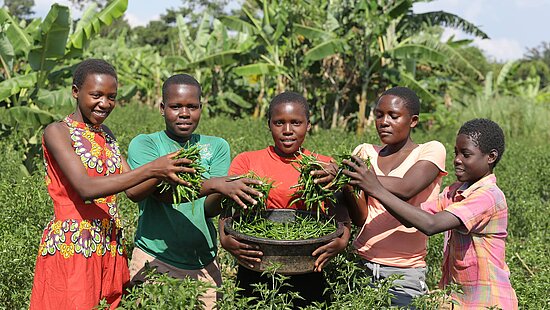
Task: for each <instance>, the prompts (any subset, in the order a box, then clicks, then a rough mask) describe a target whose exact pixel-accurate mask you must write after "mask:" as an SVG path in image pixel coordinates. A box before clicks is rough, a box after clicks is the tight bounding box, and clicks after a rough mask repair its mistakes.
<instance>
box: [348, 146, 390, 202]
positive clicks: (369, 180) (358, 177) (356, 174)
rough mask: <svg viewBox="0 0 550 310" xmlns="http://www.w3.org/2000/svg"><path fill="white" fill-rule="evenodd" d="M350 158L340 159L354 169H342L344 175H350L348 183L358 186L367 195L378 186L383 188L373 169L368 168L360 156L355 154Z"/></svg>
mask: <svg viewBox="0 0 550 310" xmlns="http://www.w3.org/2000/svg"><path fill="white" fill-rule="evenodd" d="M351 158H352V160H347V159H346V160H343V161H342V163H344V164H346V165H348V166H349V167H350V168H352V169H353V170H355V171H353V172H352V171H351V170H348V169H345V170H344V171H342V172H343V173H344V174H345V175H347V176H349V177H351V181H350V182H349V184H350V185H352V186H354V187H358V188H359V189H361V190H363V191H364V192H365V193H367V194H369V195H371V194H373V193H375V192H377V191H378V190H379V189H380V188H383V186H382V184H381V183H380V181H378V178H377V177H376V174H375V173H374V171H373V170H372V169H369V168H368V167H367V165H366V164H365V163H364V162H363V161H362V160H361V158H359V157H357V156H355V155H354V156H352V157H351Z"/></svg>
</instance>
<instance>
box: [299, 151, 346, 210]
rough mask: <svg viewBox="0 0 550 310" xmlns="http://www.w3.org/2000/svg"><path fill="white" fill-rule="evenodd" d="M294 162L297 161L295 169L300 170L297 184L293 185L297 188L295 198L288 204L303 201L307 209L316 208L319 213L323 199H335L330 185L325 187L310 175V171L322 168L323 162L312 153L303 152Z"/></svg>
mask: <svg viewBox="0 0 550 310" xmlns="http://www.w3.org/2000/svg"><path fill="white" fill-rule="evenodd" d="M294 162H296V163H298V167H296V169H297V170H298V171H299V172H300V177H299V178H298V184H296V185H294V187H297V188H298V190H296V193H295V195H296V196H297V198H295V199H294V200H293V201H292V202H291V203H290V205H292V204H294V203H296V202H298V201H303V202H304V205H305V206H306V209H307V210H317V213H319V209H320V207H321V204H322V203H323V202H324V201H327V200H330V201H332V202H334V201H335V198H334V191H332V190H331V189H330V186H328V187H327V186H326V185H323V184H318V183H315V182H313V181H314V180H315V178H314V177H313V176H312V175H311V172H312V171H315V170H324V169H325V166H324V164H325V163H323V162H321V161H319V159H318V158H317V157H315V156H313V155H306V154H303V153H301V158H300V159H298V160H295V161H294ZM327 211H328V209H326V208H325V212H327Z"/></svg>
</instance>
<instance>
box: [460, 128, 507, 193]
mask: <svg viewBox="0 0 550 310" xmlns="http://www.w3.org/2000/svg"><path fill="white" fill-rule="evenodd" d="M497 157H498V152H497V151H496V150H494V149H493V150H491V151H490V152H489V153H488V154H484V153H483V152H482V151H481V149H480V148H479V146H478V145H477V143H476V141H474V140H473V138H471V137H469V136H467V135H465V134H459V135H458V136H457V137H456V143H455V159H454V166H455V175H456V178H457V180H458V181H460V182H467V183H470V184H472V183H475V182H477V181H478V180H479V179H481V178H483V177H485V176H487V175H489V174H491V173H492V164H493V163H494V162H495V160H496V158H497Z"/></svg>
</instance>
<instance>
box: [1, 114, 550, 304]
mask: <svg viewBox="0 0 550 310" xmlns="http://www.w3.org/2000/svg"><path fill="white" fill-rule="evenodd" d="M68 111H70V110H68ZM68 111H67V112H68ZM107 124H108V126H110V128H111V129H112V130H113V132H114V133H115V134H116V135H117V138H118V140H119V143H120V146H121V149H122V150H123V152H125V151H126V150H127V146H128V143H129V142H130V140H131V139H132V138H133V137H134V136H136V135H137V134H138V133H148V132H153V131H157V130H160V129H162V128H163V126H164V123H163V120H162V118H161V117H160V115H159V114H158V112H157V111H156V110H152V109H150V108H148V107H145V106H141V105H137V104H131V105H127V106H122V107H117V108H116V109H115V111H114V112H113V114H112V115H111V116H110V118H109V119H108V121H107ZM457 129H458V125H457V126H455V127H449V128H445V129H440V130H438V131H430V132H427V133H425V132H421V131H417V132H415V133H414V140H415V141H416V142H418V143H421V142H425V141H429V140H432V139H437V140H439V141H441V142H442V143H443V144H444V145H445V147H446V149H447V170H448V171H449V175H448V176H447V177H445V178H444V185H446V184H449V183H450V182H452V181H453V180H454V174H453V167H452V156H453V144H454V140H453V137H454V134H455V132H456V131H457ZM197 131H198V132H200V133H203V134H210V135H215V136H220V137H223V138H225V139H226V140H227V141H228V142H229V144H230V145H231V155H232V157H234V156H235V155H236V154H238V153H239V152H243V151H247V150H255V149H260V148H264V147H265V146H267V145H269V144H270V142H271V137H270V134H269V131H268V129H267V126H266V124H265V120H260V121H258V120H252V119H239V120H233V119H230V118H206V117H205V118H203V119H202V120H201V123H200V125H199V128H198V130H197ZM21 141H22V140H21V139H20V136H19V133H18V131H14V132H12V134H10V135H5V136H3V137H2V138H1V140H0V149H1V150H2V152H1V154H0V200H1V201H2V207H1V210H2V216H1V217H0V234H1V238H0V254H1V256H0V308H1V309H24V308H27V307H28V302H29V297H30V291H31V287H32V279H33V271H34V263H35V259H36V254H37V251H38V243H39V241H40V237H41V233H42V229H43V227H44V226H45V225H46V223H47V221H48V220H49V219H50V218H51V216H52V213H53V208H52V206H51V201H50V198H49V196H48V194H47V192H46V189H45V185H44V180H43V177H44V171H43V164H42V161H41V157H40V155H38V156H36V157H35V158H31V160H32V161H34V163H35V164H36V165H37V166H38V169H36V170H35V171H34V172H33V173H32V174H31V175H29V176H25V174H24V173H22V172H21V170H20V167H19V164H20V163H21V162H22V160H23V159H24V158H23V156H24V154H25V151H26V150H27V145H26V144H24V143H22V142H21ZM532 141H533V139H531V137H530V136H529V135H525V134H524V135H521V136H515V137H514V138H508V140H507V148H506V152H505V154H504V157H503V159H502V161H501V162H500V163H499V165H498V166H497V169H496V175H497V178H498V182H499V184H500V186H501V188H502V189H503V191H504V193H505V194H506V196H507V200H508V206H509V226H508V232H509V236H508V240H507V248H506V260H507V263H508V265H509V267H510V271H511V279H512V285H513V286H514V288H515V290H516V293H517V295H518V298H519V304H520V308H521V309H550V297H549V296H550V294H549V293H548V292H549V290H550V247H549V246H548V243H549V242H550V239H549V236H548V231H549V228H550V227H549V226H550V225H549V224H550V217H549V216H548V214H549V213H550V205H549V199H550V187H549V186H548V183H549V181H550V156H548V154H549V153H550V145H549V144H548V143H547V142H546V143H533V142H532ZM535 141H536V139H535ZM362 142H372V143H376V142H377V137H376V135H375V134H374V133H373V130H372V129H368V130H367V131H366V133H365V134H363V135H361V136H357V135H355V134H352V133H349V132H345V131H339V130H332V131H328V130H316V131H314V132H313V133H312V134H310V135H309V136H308V137H307V138H306V143H305V145H306V147H307V148H309V149H311V150H314V151H316V152H319V153H323V154H327V155H332V154H336V153H341V152H343V151H348V152H349V151H351V150H352V149H353V147H355V146H356V145H357V144H359V143H362ZM119 198H120V205H121V209H122V216H123V219H124V224H125V229H126V230H125V232H126V237H127V241H128V251H129V253H131V249H132V247H133V244H132V239H133V235H134V230H135V226H136V223H137V206H136V205H135V204H134V203H132V202H130V201H129V200H128V199H127V198H126V197H125V196H124V194H120V195H119ZM442 249H443V246H442V236H441V235H438V236H434V237H431V238H430V240H429V245H428V258H427V262H428V265H429V276H428V285H429V287H430V290H432V291H434V292H433V293H432V294H431V295H429V296H427V297H425V298H423V299H421V300H418V301H417V304H418V306H419V308H422V309H437V304H438V299H439V298H441V297H442V293H441V292H438V291H436V287H437V281H438V279H439V276H440V265H441V256H442ZM354 259H355V257H354V255H353V253H352V251H351V247H348V250H347V251H346V252H345V253H343V254H341V255H339V256H338V257H337V258H335V259H334V260H333V261H332V263H331V264H330V265H329V267H327V268H326V269H325V271H324V272H325V273H326V275H327V278H328V279H329V283H330V285H329V286H330V288H329V293H330V295H331V300H332V302H331V303H330V304H325V305H315V306H314V307H311V308H312V309H317V308H321V309H382V308H388V307H389V306H388V305H387V301H388V294H387V286H388V285H387V283H383V284H382V285H381V286H378V287H370V286H369V285H368V284H367V282H366V280H365V279H363V278H361V277H358V274H359V272H360V271H359V270H358V269H357V267H355V265H354V264H353V261H354ZM219 260H220V263H221V265H222V270H223V276H224V286H223V288H222V291H223V293H224V295H223V299H222V300H221V301H220V308H221V309H236V308H237V309H239V308H240V309H248V308H253V309H287V308H289V307H290V306H289V305H290V304H291V302H292V298H293V297H292V296H287V295H285V294H278V293H277V292H278V288H280V286H281V285H283V283H284V277H281V276H277V275H274V281H273V285H272V286H271V287H263V288H259V289H260V290H261V292H262V296H263V297H264V298H263V300H261V301H256V302H254V303H253V305H254V306H247V300H243V299H238V298H236V296H235V282H234V277H235V267H236V264H235V262H234V260H233V259H232V257H231V256H230V255H228V254H227V253H226V252H225V251H224V250H223V249H221V248H220V252H219ZM155 279H156V281H155V283H156V284H153V285H148V286H145V287H143V288H139V289H134V290H132V291H130V292H129V294H127V295H126V296H125V297H124V300H123V303H122V304H121V307H122V308H124V309H133V308H140V307H141V308H142V309H178V308H181V309H200V305H198V304H197V299H196V296H197V295H199V294H201V292H202V291H203V290H204V287H202V286H201V285H199V283H196V282H193V281H180V280H174V279H170V278H167V277H165V276H156V277H155ZM138 301H139V303H138ZM103 306H105V305H100V308H101V307H103Z"/></svg>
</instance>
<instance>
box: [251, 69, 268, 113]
mask: <svg viewBox="0 0 550 310" xmlns="http://www.w3.org/2000/svg"><path fill="white" fill-rule="evenodd" d="M264 95H265V83H264V77H263V76H262V77H260V94H259V95H258V97H257V98H256V106H255V107H254V113H253V114H252V117H253V118H259V117H260V109H261V107H262V102H263V99H264Z"/></svg>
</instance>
